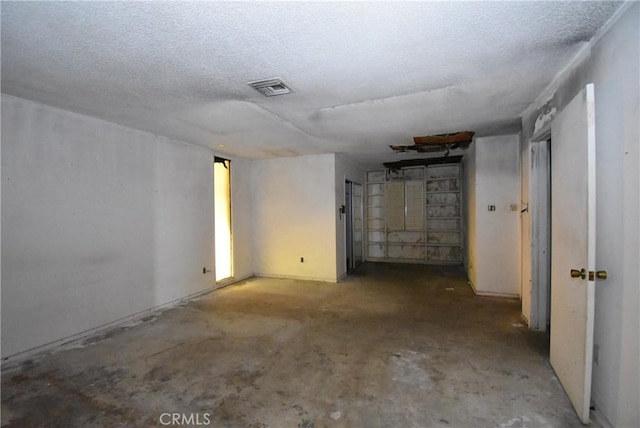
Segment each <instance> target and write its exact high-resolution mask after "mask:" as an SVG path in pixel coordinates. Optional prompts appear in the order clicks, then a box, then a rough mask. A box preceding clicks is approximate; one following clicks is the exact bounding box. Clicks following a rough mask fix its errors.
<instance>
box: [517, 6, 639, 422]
mask: <svg viewBox="0 0 640 428" xmlns="http://www.w3.org/2000/svg"><path fill="white" fill-rule="evenodd" d="M621 12H622V13H623V15H621V14H618V15H617V18H619V19H617V18H616V19H617V20H616V19H614V20H613V25H612V26H611V27H610V28H609V29H608V31H605V32H604V35H603V36H602V37H600V38H599V39H597V40H596V41H595V43H593V45H591V46H589V47H588V48H587V49H586V50H585V51H584V52H583V53H582V55H580V56H579V57H578V58H576V60H575V61H574V62H573V63H572V64H571V65H570V66H569V67H568V68H567V69H566V70H565V72H564V73H563V74H562V75H560V76H559V77H558V78H557V79H556V80H555V81H554V82H553V84H552V85H551V86H550V87H549V89H548V90H547V91H546V92H545V93H543V94H542V95H541V96H540V98H539V99H538V101H536V102H535V103H534V104H533V105H532V106H531V107H530V108H529V109H528V110H527V111H526V112H525V114H524V115H523V120H522V127H523V141H524V142H527V143H528V142H529V141H530V140H531V138H532V137H533V136H534V133H535V132H536V131H538V130H539V129H541V128H542V127H543V126H545V125H546V124H548V123H550V122H551V121H552V120H553V117H554V116H555V113H557V112H559V111H561V110H562V109H563V108H564V107H565V106H566V105H567V104H568V103H569V102H570V101H571V99H572V98H573V97H574V96H575V95H576V94H577V93H578V92H579V91H580V90H581V89H582V88H584V86H585V85H586V84H587V83H590V82H593V83H594V85H595V114H596V117H595V123H596V158H597V161H596V193H597V202H596V217H597V220H596V222H597V225H596V229H597V232H596V265H597V269H603V270H607V271H608V273H609V278H608V279H607V280H606V281H600V282H598V283H597V285H596V296H595V299H596V302H595V306H596V308H595V309H596V313H595V337H594V343H595V345H596V346H598V347H599V349H600V351H599V362H598V364H594V365H593V383H592V400H593V402H594V403H595V406H596V408H597V409H598V410H599V411H601V412H602V413H603V414H604V416H605V417H606V418H607V419H608V420H609V422H610V423H611V424H612V425H613V426H620V427H626V426H637V424H638V421H639V420H640V381H639V379H640V357H639V345H640V334H638V331H640V320H639V318H638V312H639V311H640V293H639V288H640V287H638V278H640V230H639V225H640V202H639V195H640V192H639V187H640V176H639V172H638V170H639V154H638V152H639V151H640V150H639V148H640V144H639V141H640V121H639V118H640V111H639V104H640V100H639V98H640V95H639V94H640V83H639V81H638V80H639V79H638V75H639V74H640V58H639V56H640V55H639V49H638V46H639V45H640V4H638V3H631V4H627V5H625V6H623V9H622V11H621ZM551 150H552V151H553V142H552V143H551ZM552 183H553V178H552ZM551 328H553V325H552V326H551Z"/></svg>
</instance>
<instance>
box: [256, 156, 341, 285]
mask: <svg viewBox="0 0 640 428" xmlns="http://www.w3.org/2000/svg"><path fill="white" fill-rule="evenodd" d="M335 180H336V172H335V155H334V154H326V155H312V156H300V157H294V158H279V159H267V160H258V161H254V162H253V165H252V195H253V199H252V204H253V205H252V207H253V209H252V213H253V233H254V237H253V244H254V247H253V248H254V250H253V254H254V272H255V274H256V275H259V276H277V277H288V278H304V279H315V280H321V281H331V282H335V281H336V280H337V275H336V220H335V217H336V216H337V215H338V212H337V209H336V185H335ZM301 257H304V263H301V262H300V258H301Z"/></svg>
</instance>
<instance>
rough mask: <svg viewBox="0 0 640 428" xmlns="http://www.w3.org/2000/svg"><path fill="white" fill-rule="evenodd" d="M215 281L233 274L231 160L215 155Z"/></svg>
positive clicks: (222, 279)
mask: <svg viewBox="0 0 640 428" xmlns="http://www.w3.org/2000/svg"><path fill="white" fill-rule="evenodd" d="M213 183H214V218H215V251H216V252H215V257H216V282H220V281H224V280H226V279H229V278H231V277H232V276H233V262H232V260H233V258H232V257H231V255H232V248H233V242H232V233H231V161H230V160H228V159H223V158H219V157H217V156H216V157H215V161H214V163H213Z"/></svg>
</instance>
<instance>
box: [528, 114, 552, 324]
mask: <svg viewBox="0 0 640 428" xmlns="http://www.w3.org/2000/svg"><path fill="white" fill-rule="evenodd" d="M530 147H531V170H530V171H531V176H530V177H531V179H530V200H529V206H528V208H529V214H530V227H531V231H530V233H531V235H530V236H531V261H530V262H531V311H530V320H529V328H530V329H531V330H535V331H548V329H549V323H550V319H551V183H552V177H551V126H550V125H548V126H547V127H545V128H544V129H543V130H542V131H540V132H539V133H538V134H537V135H536V137H535V138H533V139H532V140H531V144H530Z"/></svg>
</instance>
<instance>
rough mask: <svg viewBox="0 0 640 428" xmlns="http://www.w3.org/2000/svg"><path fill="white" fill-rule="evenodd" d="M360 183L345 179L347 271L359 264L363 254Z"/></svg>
mask: <svg viewBox="0 0 640 428" xmlns="http://www.w3.org/2000/svg"><path fill="white" fill-rule="evenodd" d="M362 196H363V194H362V185H361V184H359V183H355V182H353V181H349V180H346V181H345V198H344V199H345V216H346V229H347V230H346V249H347V251H346V261H345V262H346V265H347V272H350V271H352V270H354V269H355V268H357V267H358V266H360V264H361V263H362V254H363V244H362V235H363V231H362V230H363V224H364V223H363V220H362V217H363V208H362V207H363V201H362Z"/></svg>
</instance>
